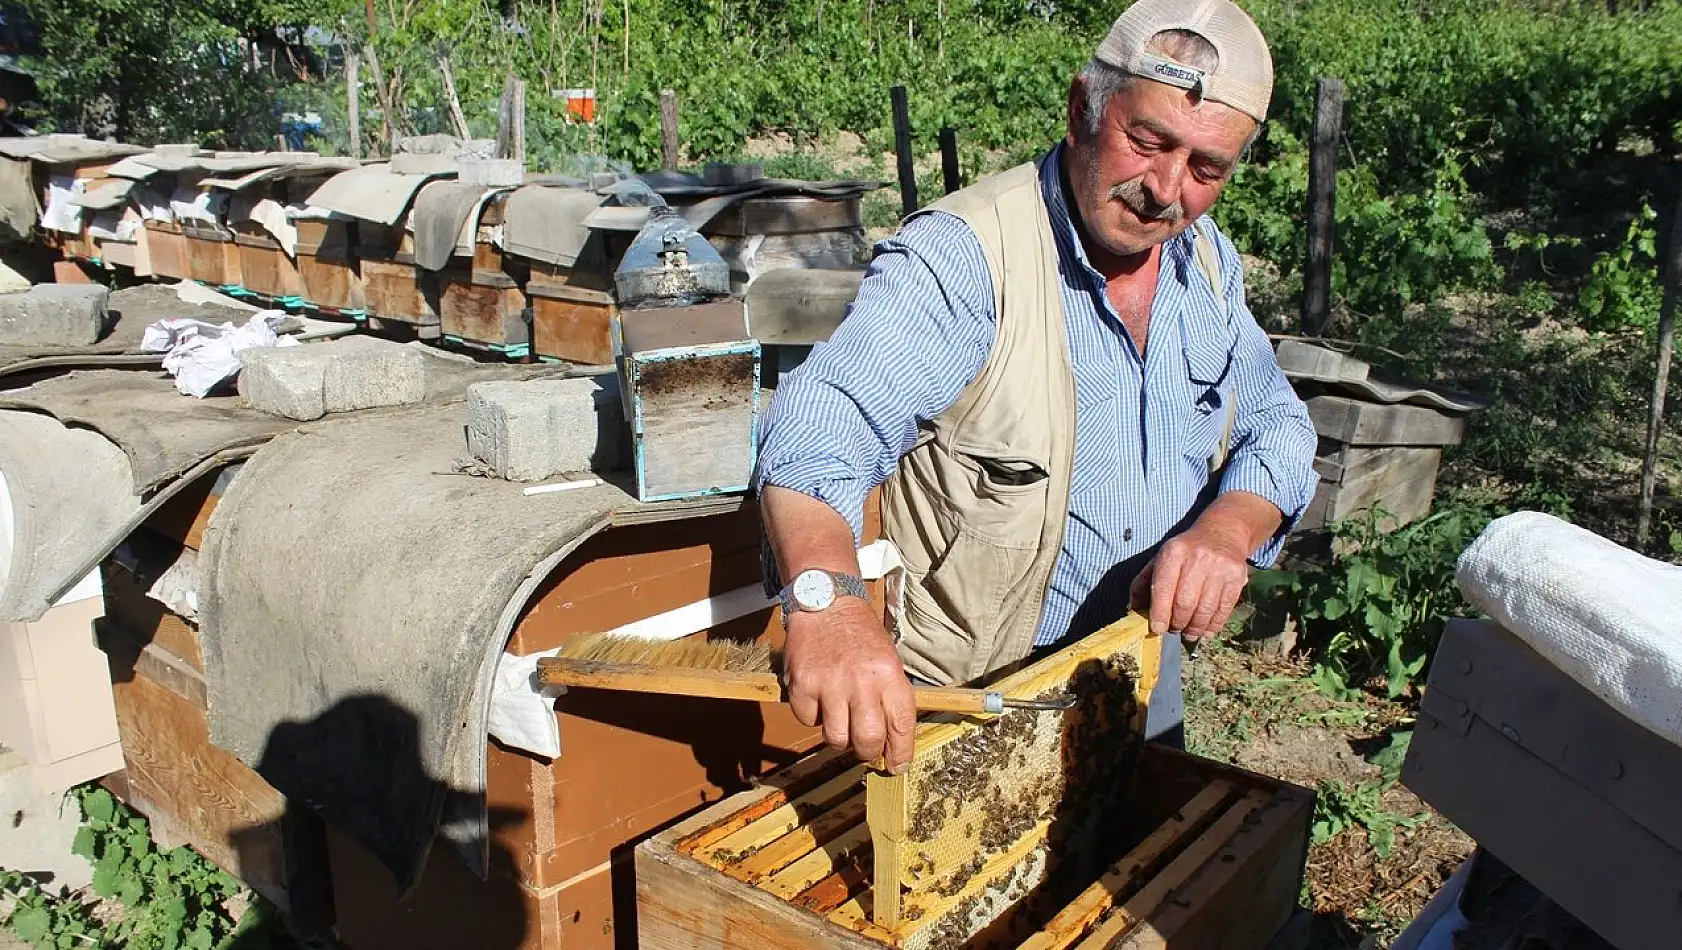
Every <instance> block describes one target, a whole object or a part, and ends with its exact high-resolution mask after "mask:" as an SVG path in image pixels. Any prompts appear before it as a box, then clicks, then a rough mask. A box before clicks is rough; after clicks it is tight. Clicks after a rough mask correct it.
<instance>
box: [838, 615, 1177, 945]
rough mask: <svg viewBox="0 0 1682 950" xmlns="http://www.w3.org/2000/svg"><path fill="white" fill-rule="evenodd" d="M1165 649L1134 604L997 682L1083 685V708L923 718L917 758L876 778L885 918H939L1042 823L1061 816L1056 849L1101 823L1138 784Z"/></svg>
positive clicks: (886, 921) (1013, 686) (1026, 689)
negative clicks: (949, 900) (945, 904)
mask: <svg viewBox="0 0 1682 950" xmlns="http://www.w3.org/2000/svg"><path fill="white" fill-rule="evenodd" d="M1160 650H1161V638H1160V637H1152V636H1150V635H1149V624H1148V621H1146V619H1145V618H1143V617H1141V616H1138V615H1136V614H1130V615H1129V616H1128V617H1127V618H1125V619H1123V620H1122V621H1119V622H1117V623H1115V624H1112V625H1111V626H1109V627H1107V628H1105V629H1104V630H1101V631H1099V632H1098V633H1095V634H1093V635H1092V636H1090V637H1087V638H1086V639H1084V640H1082V641H1080V642H1078V643H1076V644H1073V645H1071V646H1069V647H1067V648H1065V649H1063V650H1061V651H1059V652H1058V653H1056V654H1054V655H1052V656H1050V657H1047V658H1045V659H1043V660H1041V661H1039V662H1037V663H1034V664H1032V665H1030V666H1027V667H1024V668H1022V669H1019V670H1017V671H1016V672H1014V673H1012V674H1011V675H1009V676H1007V677H1005V678H1004V679H1003V680H1001V681H1000V682H998V683H996V684H993V686H992V688H994V689H998V690H1000V691H1002V692H1004V694H1005V695H1006V696H1012V697H1018V698H1034V697H1037V696H1040V695H1043V694H1045V693H1048V692H1064V691H1067V692H1072V693H1074V694H1075V695H1076V697H1077V698H1079V699H1080V702H1079V703H1078V704H1077V706H1076V707H1075V708H1074V709H1073V710H1070V711H1069V712H1067V713H1062V714H1052V713H1036V712H1032V711H1013V712H1009V713H1006V714H1005V715H1003V716H999V717H997V718H996V719H994V720H991V721H982V720H974V719H960V718H958V717H942V718H941V719H936V720H934V721H931V722H928V723H925V724H923V725H921V726H920V727H919V728H918V730H917V736H916V740H915V741H916V750H917V751H916V755H915V758H914V760H913V762H912V765H911V767H910V769H909V770H908V771H907V772H906V773H905V774H903V775H897V776H891V775H883V774H872V775H870V776H869V778H868V779H867V782H866V791H867V793H868V795H869V806H868V808H869V820H870V826H871V828H872V830H873V832H874V836H875V852H874V853H875V875H876V879H875V884H874V887H873V894H874V902H875V910H876V913H877V917H876V922H877V923H878V924H879V925H881V926H883V927H886V928H888V929H890V930H896V929H898V928H899V927H900V926H901V925H902V924H905V923H907V922H911V921H928V920H929V914H930V912H931V910H932V909H933V908H934V907H935V906H936V905H938V904H939V903H940V899H941V897H942V896H943V895H950V894H952V893H955V892H957V891H959V890H962V889H963V888H964V887H965V886H966V885H967V884H968V883H969V881H970V880H971V879H972V878H973V877H975V876H977V874H978V873H979V872H981V871H982V870H983V869H985V868H987V867H988V866H989V862H990V861H991V860H992V859H993V858H995V857H996V856H998V855H1000V854H1003V853H1006V852H1008V851H1011V850H1013V849H1016V848H1017V846H1018V844H1019V842H1020V841H1021V840H1022V836H1023V835H1025V834H1028V833H1030V832H1031V831H1032V830H1033V829H1034V828H1035V827H1037V826H1039V825H1040V824H1041V823H1047V822H1051V821H1053V820H1054V819H1055V820H1056V826H1057V832H1056V835H1057V840H1055V841H1053V842H1051V844H1050V847H1051V848H1052V850H1054V851H1056V850H1061V849H1062V848H1063V847H1064V846H1065V845H1069V844H1071V843H1072V842H1074V841H1077V840H1080V839H1081V838H1084V837H1087V836H1089V835H1091V834H1092V833H1094V832H1095V829H1094V828H1091V827H1087V822H1090V821H1095V820H1097V818H1098V817H1100V816H1102V815H1104V814H1106V813H1107V812H1109V811H1111V810H1112V808H1111V806H1113V805H1114V804H1115V803H1116V801H1118V800H1119V799H1120V798H1121V797H1122V796H1124V795H1125V794H1126V792H1127V789H1128V788H1129V787H1130V781H1129V778H1130V776H1131V770H1132V768H1133V767H1134V766H1135V765H1136V763H1137V760H1138V755H1139V752H1140V750H1141V748H1142V746H1143V728H1144V715H1145V706H1146V703H1147V701H1148V698H1149V696H1150V691H1151V689H1152V688H1153V687H1154V686H1155V683H1156V671H1157V667H1158V665H1159V661H1160ZM1007 876H1008V875H1003V874H1002V872H1001V883H1002V881H1003V878H1004V877H1007Z"/></svg>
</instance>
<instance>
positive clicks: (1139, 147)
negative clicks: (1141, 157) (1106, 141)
mask: <svg viewBox="0 0 1682 950" xmlns="http://www.w3.org/2000/svg"><path fill="white" fill-rule="evenodd" d="M1127 137H1128V138H1129V139H1131V140H1132V142H1133V148H1134V149H1135V150H1136V151H1140V152H1155V151H1157V150H1158V149H1160V148H1162V146H1161V145H1158V144H1157V143H1155V142H1151V141H1148V140H1146V139H1142V138H1140V137H1138V136H1137V135H1132V134H1129V135H1128V136H1127Z"/></svg>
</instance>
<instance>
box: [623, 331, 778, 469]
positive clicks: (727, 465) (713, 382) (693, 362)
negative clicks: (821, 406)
mask: <svg viewBox="0 0 1682 950" xmlns="http://www.w3.org/2000/svg"><path fill="white" fill-rule="evenodd" d="M613 332H614V351H615V355H616V358H617V360H618V362H619V391H620V395H621V396H622V397H623V399H624V402H625V418H626V419H628V420H630V422H631V440H632V445H633V447H634V461H635V467H636V475H637V497H638V498H639V499H640V500H642V501H665V500H671V499H678V498H699V497H703V496H706V495H717V494H722V493H727V492H739V491H746V490H747V488H748V482H749V479H750V478H751V477H752V474H753V466H754V459H755V458H756V457H757V454H758V442H759V343H758V341H756V340H753V339H751V338H749V337H748V334H747V324H746V320H745V319H744V317H743V314H742V302H741V301H740V300H722V301H716V302H713V303H706V304H700V305H698V306H693V307H660V308H654V309H648V310H621V311H619V312H618V313H617V314H616V315H615V316H614V317H613Z"/></svg>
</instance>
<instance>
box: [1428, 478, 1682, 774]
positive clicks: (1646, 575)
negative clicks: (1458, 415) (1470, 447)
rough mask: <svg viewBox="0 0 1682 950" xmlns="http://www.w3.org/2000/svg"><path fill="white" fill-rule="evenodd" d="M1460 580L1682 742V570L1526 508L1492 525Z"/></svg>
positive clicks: (1609, 697) (1470, 551) (1504, 621)
mask: <svg viewBox="0 0 1682 950" xmlns="http://www.w3.org/2000/svg"><path fill="white" fill-rule="evenodd" d="M1455 577H1456V579H1457V580H1458V581H1459V582H1460V590H1461V592H1462V593H1464V594H1465V595H1466V599H1467V600H1469V601H1471V602H1472V603H1473V604H1474V605H1476V606H1477V607H1479V608H1481V609H1482V610H1484V611H1485V612H1486V613H1488V614H1489V616H1490V617H1491V618H1492V619H1494V620H1495V621H1496V622H1498V623H1500V624H1501V626H1502V627H1505V628H1506V629H1507V630H1510V631H1512V633H1513V634H1514V635H1515V636H1517V637H1518V638H1519V639H1521V640H1523V641H1524V642H1525V643H1527V644H1529V645H1530V647H1531V648H1532V649H1534V650H1535V651H1536V652H1537V653H1540V654H1541V655H1542V656H1544V657H1546V658H1547V659H1548V661H1549V662H1551V663H1553V664H1554V665H1555V666H1557V667H1559V668H1560V669H1561V670H1562V671H1564V672H1565V674H1566V675H1568V676H1570V677H1571V678H1572V679H1574V680H1576V681H1577V682H1578V683H1580V684H1582V685H1583V686H1584V687H1585V688H1587V689H1589V690H1590V691H1592V692H1593V693H1594V694H1595V695H1596V696H1599V697H1600V698H1601V699H1603V700H1605V701H1606V703H1607V704H1608V705H1610V706H1612V707H1613V708H1614V709H1617V710H1618V711H1619V712H1621V713H1623V715H1625V716H1627V717H1628V718H1629V719H1631V720H1633V721H1634V722H1636V723H1639V724H1640V725H1642V726H1643V727H1645V728H1647V729H1650V730H1652V731H1653V732H1655V733H1657V734H1658V735H1659V736H1661V737H1662V738H1664V739H1667V740H1669V741H1670V742H1671V743H1673V744H1675V745H1678V746H1682V567H1678V566H1676V565H1673V564H1665V563H1662V562H1660V561H1655V560H1653V559H1651V558H1646V557H1642V556H1641V555H1639V554H1637V553H1635V552H1634V551H1631V550H1628V549H1627V548H1623V547H1619V546H1618V545H1616V544H1614V543H1612V542H1611V541H1608V540H1606V539H1605V538H1602V537H1600V536H1598V535H1596V534H1593V533H1592V532H1589V531H1586V530H1584V529H1582V528H1579V527H1577V526H1575V525H1572V524H1569V523H1567V522H1564V521H1561V520H1559V519H1558V518H1555V517H1552V516H1550V515H1545V514H1542V513H1540V512H1535V511H1521V512H1518V513H1516V514H1511V515H1507V516H1506V517H1504V518H1497V519H1496V520H1495V521H1493V522H1491V523H1490V525H1489V527H1488V528H1485V529H1484V532H1483V534H1481V535H1479V536H1478V539H1477V540H1476V541H1474V542H1472V546H1471V547H1469V548H1467V549H1466V553H1465V554H1462V555H1461V556H1460V564H1459V567H1458V569H1457V570H1456V573H1455Z"/></svg>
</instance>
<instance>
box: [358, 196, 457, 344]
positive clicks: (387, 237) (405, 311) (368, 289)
mask: <svg viewBox="0 0 1682 950" xmlns="http://www.w3.org/2000/svg"><path fill="white" fill-rule="evenodd" d="M357 258H358V260H359V267H360V269H361V272H362V285H363V296H364V298H365V299H366V301H367V304H368V316H369V317H374V318H378V319H380V320H388V321H392V322H394V323H406V324H410V325H412V326H416V327H423V328H425V327H437V326H438V310H439V301H438V297H439V288H438V275H436V274H434V273H432V272H431V271H427V270H423V269H421V268H420V267H417V266H416V265H415V246H414V237H413V236H412V235H410V234H408V233H407V232H405V231H404V230H403V229H402V228H401V227H387V226H384V225H380V224H375V223H373V222H371V221H361V222H358V224H357Z"/></svg>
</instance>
